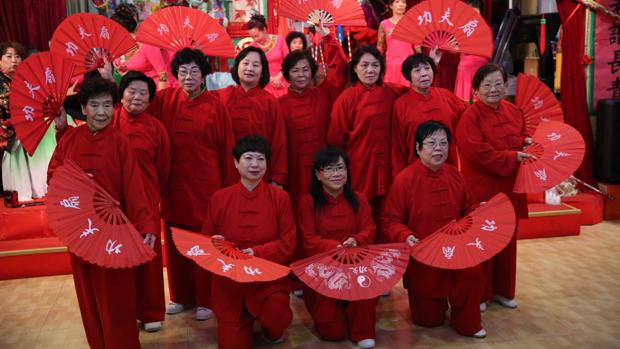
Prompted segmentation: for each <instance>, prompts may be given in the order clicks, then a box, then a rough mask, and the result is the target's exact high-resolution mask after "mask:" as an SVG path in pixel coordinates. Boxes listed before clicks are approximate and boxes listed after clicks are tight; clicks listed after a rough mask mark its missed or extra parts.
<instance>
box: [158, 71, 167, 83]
mask: <svg viewBox="0 0 620 349" xmlns="http://www.w3.org/2000/svg"><path fill="white" fill-rule="evenodd" d="M159 81H161V82H166V81H168V74H166V72H163V73H160V74H159Z"/></svg>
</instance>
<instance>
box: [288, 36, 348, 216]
mask: <svg viewBox="0 0 620 349" xmlns="http://www.w3.org/2000/svg"><path fill="white" fill-rule="evenodd" d="M317 32H319V33H320V34H321V35H322V36H323V45H324V47H325V58H326V60H327V62H328V64H329V73H328V75H327V79H326V80H324V81H323V83H321V84H320V85H319V86H313V84H312V82H313V81H314V77H315V74H316V72H317V70H318V66H317V64H316V61H315V60H314V59H313V58H312V56H311V55H310V53H309V52H307V51H302V50H296V51H293V52H291V53H289V54H288V55H287V56H286V58H285V59H284V62H283V63H282V72H283V73H284V78H285V79H286V81H288V82H289V83H290V84H291V86H290V87H289V91H288V93H287V94H286V95H284V96H282V97H280V98H279V99H278V101H279V102H280V105H281V107H282V111H283V113H284V120H285V124H286V139H287V144H288V147H287V155H288V171H287V172H288V175H287V181H286V185H285V186H284V188H285V189H286V190H287V192H288V193H289V195H290V196H291V202H292V203H293V207H294V208H295V207H297V204H298V203H299V201H300V200H301V198H302V196H304V195H306V194H307V193H308V189H309V187H310V178H312V171H311V169H312V163H313V157H314V154H315V153H316V152H317V151H319V150H320V149H322V148H323V147H325V145H326V141H327V127H328V126H329V113H330V112H331V109H332V105H333V103H334V101H335V100H336V97H338V95H339V94H340V92H341V91H342V90H343V89H344V85H345V83H346V66H347V59H346V56H345V54H344V51H343V50H342V47H341V46H340V44H339V43H338V40H337V39H336V37H335V35H334V34H331V33H329V31H328V30H327V29H325V28H322V27H317Z"/></svg>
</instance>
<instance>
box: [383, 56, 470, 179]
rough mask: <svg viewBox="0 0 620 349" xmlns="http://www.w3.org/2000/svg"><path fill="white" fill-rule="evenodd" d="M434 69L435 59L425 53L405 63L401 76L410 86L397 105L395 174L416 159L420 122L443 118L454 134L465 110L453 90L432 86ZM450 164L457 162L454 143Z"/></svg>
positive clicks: (394, 155)
mask: <svg viewBox="0 0 620 349" xmlns="http://www.w3.org/2000/svg"><path fill="white" fill-rule="evenodd" d="M435 72H436V68H435V62H434V61H433V59H431V58H430V57H429V56H427V55H425V54H423V53H417V54H414V55H411V56H409V57H407V59H406V60H405V61H404V62H403V66H402V75H403V76H404V77H405V78H406V79H407V80H409V82H410V83H411V89H410V90H409V92H407V93H405V94H404V95H402V96H400V98H398V99H397V100H396V103H395V104H394V122H393V123H392V142H393V143H392V167H393V169H394V175H396V174H398V172H400V171H401V170H402V169H404V168H405V167H407V166H409V165H410V164H411V163H413V162H415V161H416V160H417V154H416V152H415V149H414V147H413V143H414V142H413V138H414V136H415V132H416V130H417V129H418V126H419V125H420V124H422V123H423V122H424V121H428V120H436V121H441V122H442V123H443V124H445V125H447V126H448V128H449V129H450V133H451V134H454V131H455V130H456V125H457V123H458V120H459V118H460V117H461V114H462V113H463V112H464V111H465V109H466V106H465V103H463V101H461V100H460V99H458V98H457V97H456V96H455V95H454V94H452V92H450V91H448V90H446V89H444V88H441V87H433V86H432V84H433V79H434V77H435ZM448 163H449V164H451V165H454V166H456V163H457V162H456V148H455V146H454V142H452V143H451V148H450V152H449V153H448Z"/></svg>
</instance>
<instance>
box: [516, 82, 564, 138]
mask: <svg viewBox="0 0 620 349" xmlns="http://www.w3.org/2000/svg"><path fill="white" fill-rule="evenodd" d="M515 105H516V106H517V107H518V108H519V109H521V112H523V117H524V118H525V128H526V130H527V133H528V134H529V135H532V134H534V131H535V130H536V127H537V126H538V124H540V122H541V121H543V122H545V121H560V122H563V121H564V112H562V107H560V102H558V100H557V98H555V95H553V92H551V90H550V89H549V87H547V85H545V84H543V83H542V82H541V81H540V80H538V78H537V77H535V76H532V75H525V74H519V77H518V78H517V93H516V96H515Z"/></svg>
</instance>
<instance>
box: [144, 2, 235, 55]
mask: <svg viewBox="0 0 620 349" xmlns="http://www.w3.org/2000/svg"><path fill="white" fill-rule="evenodd" d="M136 40H138V41H139V42H141V43H144V44H148V45H153V46H157V47H160V48H164V49H166V50H172V51H178V50H180V49H183V48H186V47H189V48H194V49H199V50H201V51H202V52H204V54H205V55H207V56H218V57H234V56H235V49H234V45H233V42H232V40H231V38H230V36H228V33H226V29H225V28H224V27H222V26H221V25H220V24H219V23H218V22H217V20H215V19H213V18H212V17H211V16H209V15H207V14H206V13H204V12H202V11H199V10H195V9H191V8H187V7H181V6H173V7H166V8H164V9H161V10H158V11H157V12H155V13H153V14H152V15H150V16H149V17H148V18H147V19H146V20H145V21H144V22H143V23H142V24H141V25H140V28H138V32H137V34H136Z"/></svg>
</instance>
